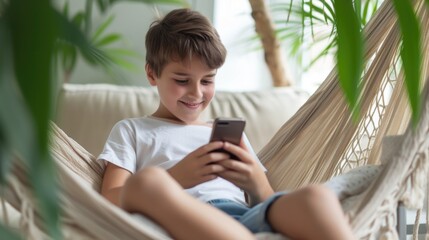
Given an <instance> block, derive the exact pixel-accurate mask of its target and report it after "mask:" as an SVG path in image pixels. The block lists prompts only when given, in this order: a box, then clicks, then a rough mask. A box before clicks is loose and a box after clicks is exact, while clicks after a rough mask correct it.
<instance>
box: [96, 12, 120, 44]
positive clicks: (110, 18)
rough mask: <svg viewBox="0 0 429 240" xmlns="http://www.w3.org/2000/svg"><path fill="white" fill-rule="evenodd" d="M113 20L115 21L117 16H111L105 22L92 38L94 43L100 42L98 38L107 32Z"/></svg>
mask: <svg viewBox="0 0 429 240" xmlns="http://www.w3.org/2000/svg"><path fill="white" fill-rule="evenodd" d="M113 19H115V16H113V15H111V16H110V17H108V18H107V19H106V21H104V22H103V23H102V24H101V25H100V26H99V27H98V28H97V30H95V32H94V34H93V35H92V37H91V41H92V42H97V41H99V40H98V38H99V37H100V36H101V35H102V34H103V32H104V31H105V30H106V28H107V27H108V26H110V24H111V23H112V22H113Z"/></svg>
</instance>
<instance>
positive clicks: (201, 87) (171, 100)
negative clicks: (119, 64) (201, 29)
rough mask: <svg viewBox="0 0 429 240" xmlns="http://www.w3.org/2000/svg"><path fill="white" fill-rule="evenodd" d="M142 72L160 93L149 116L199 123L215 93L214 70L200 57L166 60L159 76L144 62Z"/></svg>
mask: <svg viewBox="0 0 429 240" xmlns="http://www.w3.org/2000/svg"><path fill="white" fill-rule="evenodd" d="M146 72H147V76H148V79H149V82H150V84H151V85H152V86H156V87H157V88H158V93H159V96H160V105H159V107H158V110H156V112H155V113H154V114H153V116H155V117H159V118H166V119H170V120H175V121H179V122H182V123H184V124H199V123H200V119H199V116H200V114H201V112H202V111H203V110H204V109H205V108H206V107H207V106H208V104H209V103H210V101H211V100H212V98H213V96H214V93H215V82H214V80H215V75H216V69H210V68H209V67H208V66H207V65H206V64H205V63H204V61H202V60H201V58H199V57H196V56H192V58H187V59H186V60H184V61H171V62H169V63H168V64H166V65H165V67H164V69H163V70H162V72H161V76H156V74H155V72H154V71H153V70H152V69H151V68H150V67H149V66H148V65H147V66H146Z"/></svg>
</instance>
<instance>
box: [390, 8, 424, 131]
mask: <svg viewBox="0 0 429 240" xmlns="http://www.w3.org/2000/svg"><path fill="white" fill-rule="evenodd" d="M393 4H394V7H395V9H396V13H397V15H398V20H399V26H400V29H401V33H402V49H401V59H402V63H403V66H404V72H405V83H406V86H407V92H408V99H409V102H410V105H411V110H412V120H413V124H414V126H416V125H417V123H418V120H419V118H420V78H421V66H422V63H421V43H420V29H419V22H418V20H417V17H416V15H415V13H414V10H413V6H412V4H411V1H409V0H394V1H393Z"/></svg>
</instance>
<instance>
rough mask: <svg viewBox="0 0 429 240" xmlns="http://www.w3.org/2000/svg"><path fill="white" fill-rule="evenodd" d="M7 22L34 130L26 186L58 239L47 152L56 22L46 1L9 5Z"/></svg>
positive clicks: (19, 0) (55, 199)
mask: <svg viewBox="0 0 429 240" xmlns="http://www.w3.org/2000/svg"><path fill="white" fill-rule="evenodd" d="M7 19H8V28H9V29H10V32H11V39H12V42H13V47H12V52H13V58H12V59H13V68H14V70H13V72H14V73H15V74H16V81H17V83H18V85H17V86H18V87H19V91H20V94H22V95H21V96H23V100H24V104H25V107H26V108H25V109H28V113H29V116H30V117H29V118H28V119H29V121H31V122H30V124H29V125H30V126H28V128H30V129H32V128H34V131H33V132H34V138H30V139H29V141H30V143H29V146H27V147H28V149H29V150H27V151H32V152H33V154H32V156H25V155H24V156H25V158H26V159H25V160H26V161H27V163H28V172H29V182H31V183H32V188H33V191H34V194H35V197H36V199H38V204H39V207H40V209H41V213H42V216H43V219H44V220H45V224H46V228H47V229H48V232H49V235H50V236H51V237H52V238H54V239H59V238H61V232H60V231H59V228H58V221H59V206H58V202H59V200H58V197H57V185H56V178H55V170H54V166H53V162H52V160H51V159H50V155H49V150H48V136H49V121H50V118H51V117H52V111H53V107H52V106H53V103H52V102H53V101H52V98H53V95H54V92H53V89H52V86H53V78H52V75H51V72H52V66H51V64H52V57H53V49H54V41H55V38H56V36H57V32H56V30H57V26H56V23H57V22H56V21H55V18H54V10H53V9H52V6H51V4H50V1H49V0H39V1H37V2H35V1H32V0H14V1H10V8H9V9H8V13H7ZM34 29H37V30H38V31H39V32H38V34H34ZM17 106H18V105H17ZM17 106H15V107H17ZM20 127H22V128H24V127H25V126H20ZM14 130H15V129H14ZM21 140H24V139H21ZM13 147H14V146H13ZM21 147H22V146H21Z"/></svg>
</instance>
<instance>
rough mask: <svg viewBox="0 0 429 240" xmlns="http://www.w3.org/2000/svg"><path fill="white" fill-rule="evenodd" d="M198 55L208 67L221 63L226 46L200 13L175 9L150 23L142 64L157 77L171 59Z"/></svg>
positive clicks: (219, 65)
mask: <svg viewBox="0 0 429 240" xmlns="http://www.w3.org/2000/svg"><path fill="white" fill-rule="evenodd" d="M192 56H198V57H200V58H202V60H203V61H204V62H205V64H206V65H207V66H208V67H209V68H212V69H217V68H219V67H221V66H222V64H223V63H224V61H225V57H226V49H225V47H224V45H223V44H222V42H221V41H220V38H219V35H218V33H217V31H216V29H215V28H214V27H213V26H212V24H211V23H210V21H209V20H208V19H207V18H206V17H205V16H203V15H202V14H200V13H198V12H196V11H193V10H190V9H176V10H173V11H171V12H170V13H168V14H167V15H166V16H165V17H164V18H163V19H160V20H157V21H155V22H153V23H152V24H151V26H150V28H149V31H148V32H147V34H146V64H148V65H149V67H151V68H152V69H153V71H154V72H155V73H156V74H157V76H160V75H161V71H162V70H163V68H164V66H165V65H166V64H167V63H168V62H170V61H172V60H177V61H180V60H184V59H185V58H187V57H188V58H191V57H192Z"/></svg>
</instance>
